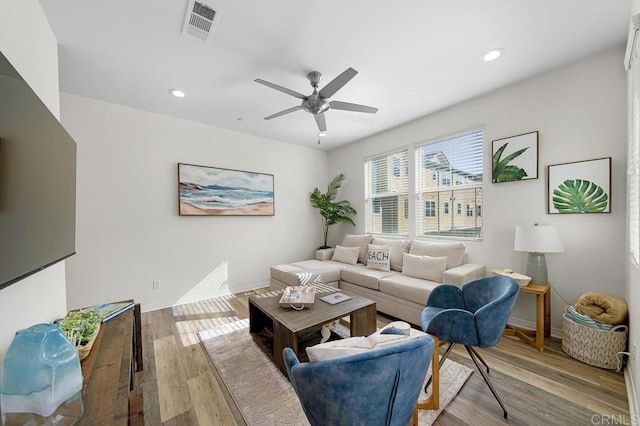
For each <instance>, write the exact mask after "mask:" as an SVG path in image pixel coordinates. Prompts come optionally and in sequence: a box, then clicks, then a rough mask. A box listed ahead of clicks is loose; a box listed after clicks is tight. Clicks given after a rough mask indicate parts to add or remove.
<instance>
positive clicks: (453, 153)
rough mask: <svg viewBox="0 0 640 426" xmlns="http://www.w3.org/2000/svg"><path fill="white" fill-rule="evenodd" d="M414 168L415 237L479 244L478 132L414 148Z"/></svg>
mask: <svg viewBox="0 0 640 426" xmlns="http://www.w3.org/2000/svg"><path fill="white" fill-rule="evenodd" d="M415 168H416V170H415V191H416V194H415V195H416V209H417V211H416V215H415V221H416V224H415V225H416V236H421V235H428V236H434V237H438V236H441V237H447V238H451V237H454V238H461V239H470V240H481V239H482V215H481V214H478V213H477V212H480V211H481V208H482V207H481V206H482V130H473V131H471V132H468V133H463V134H459V135H455V136H451V137H447V138H443V139H440V140H436V141H431V142H425V143H424V144H422V145H420V146H418V147H417V148H416V151H415ZM436 173H437V174H438V176H439V177H440V179H439V181H438V180H436V179H433V178H432V177H433V176H434V174H436ZM453 200H456V202H455V206H456V215H455V216H453V215H449V203H451V205H452V206H453V205H454V201H453ZM463 205H464V206H465V211H464V214H463V211H462V209H463ZM423 209H424V211H421V210H423ZM474 213H476V214H474Z"/></svg>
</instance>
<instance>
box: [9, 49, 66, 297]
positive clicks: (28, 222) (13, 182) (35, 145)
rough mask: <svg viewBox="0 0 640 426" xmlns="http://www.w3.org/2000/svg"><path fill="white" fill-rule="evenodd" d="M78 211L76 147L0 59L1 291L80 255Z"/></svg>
mask: <svg viewBox="0 0 640 426" xmlns="http://www.w3.org/2000/svg"><path fill="white" fill-rule="evenodd" d="M75 210H76V143H75V142H74V141H73V139H72V138H71V136H69V134H68V133H67V131H66V130H65V129H64V127H62V125H61V124H60V122H59V121H58V120H57V119H56V117H55V116H54V115H53V114H51V112H50V111H49V109H48V108H47V107H46V106H45V105H44V104H43V103H42V101H40V98H39V97H38V96H37V95H36V94H35V93H34V92H33V90H31V88H30V87H29V85H28V84H27V83H26V82H25V81H24V80H23V79H22V78H21V77H20V74H19V73H18V72H17V71H16V70H15V69H14V67H13V66H12V65H11V63H10V62H9V61H8V60H7V59H6V57H5V56H4V55H2V54H1V53H0V289H2V288H5V287H7V286H9V285H11V284H14V283H16V282H19V281H20V280H22V279H24V278H26V277H27V276H29V275H31V274H34V273H36V272H38V271H40V270H42V269H44V268H46V267H48V266H51V265H53V264H55V263H57V262H59V261H61V260H63V259H66V258H67V257H69V256H71V255H73V254H74V253H75V218H76V216H75ZM0 297H2V296H1V295H0Z"/></svg>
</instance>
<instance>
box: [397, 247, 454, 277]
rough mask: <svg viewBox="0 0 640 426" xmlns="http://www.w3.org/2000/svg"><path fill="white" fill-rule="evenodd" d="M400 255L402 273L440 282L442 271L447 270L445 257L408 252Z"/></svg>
mask: <svg viewBox="0 0 640 426" xmlns="http://www.w3.org/2000/svg"><path fill="white" fill-rule="evenodd" d="M402 257H403V258H404V260H403V266H402V274H403V275H407V276H409V277H414V278H422V279H425V280H429V281H435V282H438V283H441V282H442V276H443V274H444V271H446V270H447V258H446V257H431V256H416V255H413V254H409V253H404V254H403V255H402Z"/></svg>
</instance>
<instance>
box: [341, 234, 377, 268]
mask: <svg viewBox="0 0 640 426" xmlns="http://www.w3.org/2000/svg"><path fill="white" fill-rule="evenodd" d="M372 238H373V237H372V236H371V235H369V234H364V235H353V234H347V235H345V236H344V238H343V239H342V242H341V243H340V245H341V246H343V247H358V248H359V249H360V255H359V256H358V262H360V263H364V264H365V265H366V264H367V246H368V245H369V243H370V242H371V240H372Z"/></svg>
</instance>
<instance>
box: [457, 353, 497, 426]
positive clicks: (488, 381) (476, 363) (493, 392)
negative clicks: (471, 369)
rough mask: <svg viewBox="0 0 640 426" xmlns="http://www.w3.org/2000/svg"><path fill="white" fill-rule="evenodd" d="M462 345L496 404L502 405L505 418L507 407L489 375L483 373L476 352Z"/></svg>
mask: <svg viewBox="0 0 640 426" xmlns="http://www.w3.org/2000/svg"><path fill="white" fill-rule="evenodd" d="M464 347H465V348H466V349H467V352H468V353H469V356H470V357H471V360H472V361H473V363H474V364H475V365H476V367H477V368H478V371H479V372H480V374H481V375H482V378H483V379H484V381H485V383H486V384H487V386H489V389H490V390H491V393H492V394H493V396H494V397H495V398H496V400H497V401H498V404H500V407H502V411H503V412H504V418H505V419H506V418H507V409H506V408H505V406H504V404H503V403H502V400H501V399H500V397H499V396H498V392H496V390H495V388H494V387H493V383H491V380H489V376H487V373H485V372H484V370H483V369H482V368H480V364H479V363H478V360H477V359H476V355H477V352H476V351H475V350H474V349H473V348H471V347H470V346H467V345H465V346H464ZM483 364H484V361H483ZM485 365H486V364H485ZM487 369H488V367H487Z"/></svg>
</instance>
